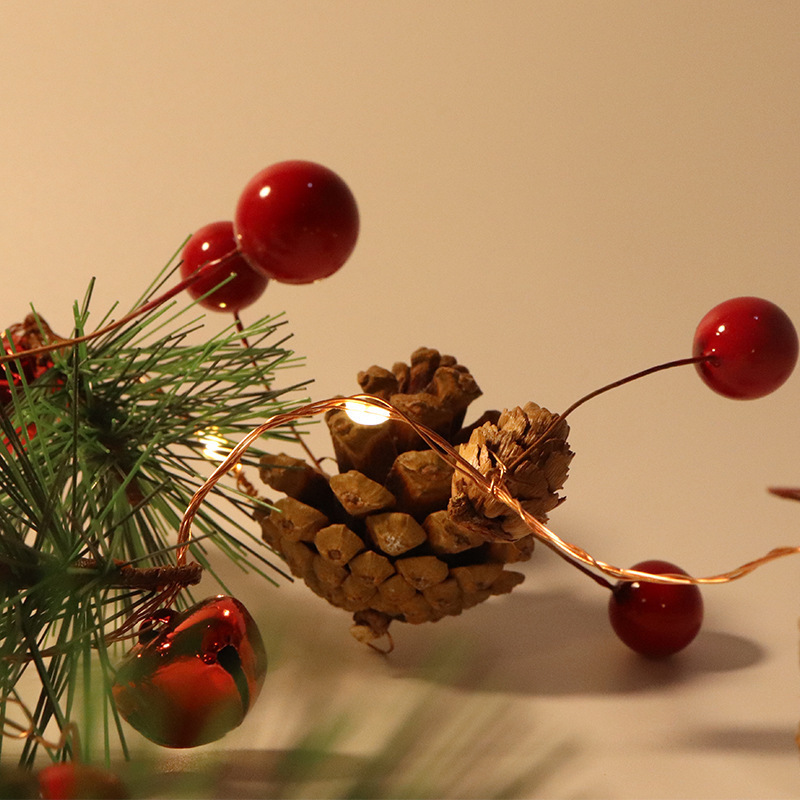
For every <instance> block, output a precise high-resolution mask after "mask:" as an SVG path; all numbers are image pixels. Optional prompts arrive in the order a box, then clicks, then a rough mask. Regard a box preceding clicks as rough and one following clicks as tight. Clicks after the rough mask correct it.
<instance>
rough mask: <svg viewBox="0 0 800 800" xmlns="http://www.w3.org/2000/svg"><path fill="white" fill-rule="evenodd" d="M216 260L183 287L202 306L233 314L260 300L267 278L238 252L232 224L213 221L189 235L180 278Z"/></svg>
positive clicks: (184, 249) (184, 250) (186, 276)
mask: <svg viewBox="0 0 800 800" xmlns="http://www.w3.org/2000/svg"><path fill="white" fill-rule="evenodd" d="M226 256H227V257H226ZM218 259H221V260H220V261H219V263H217V264H212V265H211V266H209V267H207V268H206V269H205V274H204V275H203V276H202V277H200V278H198V279H197V280H196V281H195V282H194V283H192V284H190V285H189V286H187V287H186V290H187V291H188V292H189V294H190V295H191V296H192V297H194V299H195V300H197V302H198V303H199V304H200V305H201V306H203V307H204V308H210V309H212V310H214V311H230V312H232V313H235V312H237V311H240V310H241V309H243V308H246V307H247V306H249V305H251V304H252V303H254V302H255V301H256V300H258V298H259V297H261V295H262V294H263V293H264V290H265V289H266V288H267V283H268V279H267V277H266V276H265V275H264V274H263V273H261V272H258V271H257V270H254V269H253V268H252V267H251V266H250V265H249V264H248V263H247V262H246V261H245V260H244V259H243V258H242V256H241V254H240V253H239V252H238V251H237V249H236V239H235V237H234V235H233V223H232V222H212V223H210V224H209V225H205V226H204V227H202V228H200V229H199V230H198V231H195V233H194V234H192V237H191V238H190V239H189V241H188V242H186V245H185V246H184V248H183V259H182V261H181V266H180V271H181V277H182V278H188V277H189V276H190V275H193V274H194V273H195V272H197V270H199V269H200V268H201V267H203V266H204V265H206V264H209V262H211V261H217V260H218ZM228 278H230V280H227V279H228ZM223 281H227V282H225V283H223ZM220 284H222V285H220ZM204 295H205V296H204Z"/></svg>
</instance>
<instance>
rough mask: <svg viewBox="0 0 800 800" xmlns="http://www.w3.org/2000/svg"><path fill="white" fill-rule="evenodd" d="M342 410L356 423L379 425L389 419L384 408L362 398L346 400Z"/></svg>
mask: <svg viewBox="0 0 800 800" xmlns="http://www.w3.org/2000/svg"><path fill="white" fill-rule="evenodd" d="M344 410H345V412H346V413H347V416H348V417H350V419H351V420H353V422H355V423H356V424H358V425H380V424H381V423H382V422H386V420H387V419H389V412H388V411H387V410H386V409H385V408H381V407H380V406H375V405H372V403H367V402H366V401H364V400H346V401H345V404H344Z"/></svg>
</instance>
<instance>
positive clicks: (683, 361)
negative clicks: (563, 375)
mask: <svg viewBox="0 0 800 800" xmlns="http://www.w3.org/2000/svg"><path fill="white" fill-rule="evenodd" d="M712 358H713V356H689V357H687V358H679V359H677V360H675V361H667V362H665V363H664V364H657V365H656V366H654V367H648V368H647V369H643V370H641V371H640V372H635V373H633V375H628V376H626V377H624V378H620V379H619V380H616V381H613V382H612V383H607V384H606V385H605V386H601V387H600V388H599V389H595V390H594V391H593V392H589V394H585V395H584V396H583V397H581V398H580V399H578V400H576V401H575V402H574V403H573V404H572V405H571V406H569V408H567V410H566V411H562V412H561V413H560V414H559V415H558V416H556V417H554V418H553V420H552V422H551V423H550V424H549V425H548V426H547V428H546V429H545V430H544V431H543V432H542V433H541V435H540V436H539V437H538V438H537V439H536V441H535V442H534V443H533V444H532V445H531V446H530V447H528V448H527V450H525V451H524V452H522V453H520V455H519V456H517V458H516V459H514V461H513V462H512V463H511V464H507V465H506V467H505V468H506V471H508V472H510V471H512V470H513V469H514V468H515V467H517V466H518V465H519V464H520V462H522V461H524V460H525V459H526V458H528V456H530V454H531V453H532V452H533V451H534V450H535V449H536V448H537V447H538V446H539V445H540V444H541V443H542V442H543V441H544V440H545V439H546V438H547V437H548V436H549V435H550V434H551V433H552V431H553V429H554V428H555V427H556V426H557V425H558V424H560V423H561V421H562V420H564V419H566V418H567V417H568V416H569V415H570V414H571V413H572V412H573V411H575V409H576V408H579V407H580V406H582V405H583V404H584V403H587V402H588V401H589V400H593V399H594V398H595V397H597V396H598V395H601V394H605V393H606V392H609V391H611V390H612V389H616V388H618V387H619V386H624V385H625V384H626V383H632V382H633V381H636V380H639V378H645V377H647V376H648V375H652V374H653V373H654V372H662V371H663V370H665V369H672V368H673V367H685V366H687V365H688V364H699V363H700V362H702V361H710V360H712Z"/></svg>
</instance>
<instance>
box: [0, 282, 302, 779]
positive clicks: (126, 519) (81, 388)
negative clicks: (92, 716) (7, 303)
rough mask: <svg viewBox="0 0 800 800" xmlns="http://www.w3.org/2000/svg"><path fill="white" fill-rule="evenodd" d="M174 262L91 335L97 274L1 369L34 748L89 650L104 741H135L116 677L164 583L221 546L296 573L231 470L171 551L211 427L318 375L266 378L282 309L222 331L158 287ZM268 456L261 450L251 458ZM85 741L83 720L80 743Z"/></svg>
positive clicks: (4, 534)
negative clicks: (59, 328) (114, 692)
mask: <svg viewBox="0 0 800 800" xmlns="http://www.w3.org/2000/svg"><path fill="white" fill-rule="evenodd" d="M169 272H170V268H169V266H168V267H165V269H164V270H163V271H162V273H161V274H160V275H159V276H158V277H157V278H156V279H155V281H154V282H153V284H152V285H151V286H150V287H149V288H148V289H147V290H146V291H145V292H144V294H143V295H142V301H143V302H144V303H145V304H150V306H149V307H148V308H147V309H146V313H144V314H141V315H139V316H134V314H133V313H129V314H126V315H125V316H124V317H123V320H126V322H125V324H123V325H121V326H119V327H111V322H110V321H111V317H112V313H113V309H112V310H111V311H109V312H108V313H107V314H106V315H104V317H103V319H102V321H101V324H100V328H101V329H106V328H108V330H107V331H106V332H103V333H102V334H101V335H98V336H95V337H90V336H89V335H88V332H89V330H90V329H89V322H90V317H91V312H90V304H91V297H92V290H93V284H90V286H89V287H88V289H87V292H86V295H85V297H84V299H83V302H82V303H80V304H78V303H76V304H75V306H74V311H73V317H74V329H73V331H72V335H71V337H70V339H63V338H60V337H58V336H56V335H55V334H54V333H53V332H52V331H51V330H50V329H49V327H48V326H47V325H46V323H45V322H44V321H43V320H42V319H41V317H40V316H39V315H38V314H37V313H36V312H35V310H34V311H33V313H32V314H30V315H29V316H28V317H27V318H26V320H25V322H24V323H23V324H22V325H19V326H12V328H9V329H8V330H7V331H6V334H5V336H4V340H3V343H4V345H5V349H6V352H7V353H8V354H10V355H11V356H12V357H11V358H9V360H6V361H5V362H3V363H2V367H3V370H2V373H0V374H2V375H4V376H5V381H2V380H0V403H2V405H1V406H0V440H1V441H0V586H1V587H2V589H3V592H2V596H0V665H2V667H1V668H0V693H2V698H6V697H9V696H10V694H11V692H13V691H14V690H15V689H16V687H17V685H18V683H19V681H20V680H21V678H22V676H23V675H24V674H26V672H27V671H28V670H29V668H32V669H34V670H35V672H36V673H37V676H38V680H39V684H40V691H39V696H38V699H37V700H36V701H35V703H31V704H30V707H31V708H32V720H33V722H32V730H31V736H30V737H29V739H28V741H27V743H26V745H25V747H24V748H23V751H22V762H23V763H24V764H26V765H30V764H32V763H33V760H34V758H35V756H36V752H37V749H38V747H39V745H38V741H39V739H38V738H37V737H41V736H42V735H43V734H44V731H45V729H46V728H47V726H48V724H50V723H51V722H52V721H55V724H56V725H57V727H59V728H61V729H63V728H64V725H65V724H66V722H67V721H68V720H69V719H71V718H72V716H73V715H74V714H79V709H78V698H80V697H82V696H83V697H84V703H86V702H89V701H88V699H87V698H86V697H85V696H86V695H87V694H89V693H88V692H87V691H86V689H87V688H88V686H86V685H84V690H81V687H80V686H79V683H80V684H82V685H83V684H85V683H86V681H87V678H86V675H87V674H88V672H89V671H91V670H90V664H92V663H99V665H100V668H101V674H102V676H103V680H104V689H103V691H102V692H101V693H100V697H101V698H102V700H101V702H100V705H101V710H100V716H101V717H102V719H103V730H104V738H105V745H104V748H105V749H106V752H108V748H109V747H111V746H112V744H113V741H115V740H118V741H120V742H122V745H123V747H124V746H125V745H124V740H123V737H122V727H121V724H120V721H119V717H118V715H117V712H116V709H115V707H114V706H113V702H112V699H111V695H110V688H109V687H110V683H111V680H112V677H113V666H112V665H113V663H114V660H115V659H114V657H113V655H112V653H111V651H110V648H111V647H112V644H111V642H112V640H113V638H114V634H115V631H116V632H117V633H120V632H124V633H126V634H127V633H129V632H131V630H132V624H133V623H134V622H135V621H136V620H137V619H138V618H139V617H141V616H143V615H144V614H146V613H151V611H152V610H154V609H155V608H156V607H157V605H158V604H159V602H161V601H162V599H163V598H165V597H167V596H173V595H174V594H175V592H176V591H177V590H178V589H181V588H186V587H188V586H189V585H192V584H195V583H197V581H198V580H199V577H200V574H201V572H202V571H203V570H204V569H207V570H208V571H209V572H210V573H211V574H213V573H214V569H213V560H214V559H213V558H212V551H216V555H217V556H218V557H220V558H222V559H224V560H230V561H232V562H233V563H235V564H237V565H238V566H239V567H241V568H243V569H247V570H252V571H254V572H256V573H257V574H259V575H262V576H263V577H265V578H266V579H268V580H270V581H271V582H273V583H275V577H277V576H278V575H280V576H285V577H288V576H286V573H285V572H284V571H283V570H282V568H281V567H280V566H279V565H278V564H275V563H273V561H272V559H271V551H270V550H269V549H268V548H267V547H266V546H265V545H264V544H263V543H262V542H261V540H260V539H258V538H257V537H256V536H255V535H254V534H253V533H252V532H251V531H250V530H249V528H248V523H249V521H250V517H251V513H252V508H253V506H254V504H255V503H256V502H258V501H257V500H256V499H254V498H252V497H248V496H247V495H242V493H241V491H240V490H239V488H238V486H237V483H236V480H235V479H234V478H232V480H231V485H230V486H227V485H222V483H221V482H220V484H218V485H217V486H215V489H214V491H213V492H211V493H210V494H209V496H208V499H207V502H206V504H205V506H204V508H203V509H202V510H201V512H200V513H199V514H198V515H197V518H196V523H195V527H196V530H197V535H196V536H195V538H194V540H193V542H192V543H191V546H190V549H189V555H190V563H189V564H188V565H186V566H181V567H179V566H176V565H175V546H176V534H177V530H178V527H179V525H180V520H181V518H182V516H183V513H184V510H185V508H186V506H187V504H188V502H189V500H190V499H191V497H192V496H193V495H194V493H195V492H196V491H197V489H198V488H199V487H200V486H201V485H202V484H203V482H204V473H207V472H208V471H209V470H210V467H209V461H208V459H207V457H206V455H205V454H204V453H205V451H206V449H207V445H208V442H209V440H210V438H211V436H212V434H213V437H214V441H215V442H216V444H217V445H218V446H219V445H221V446H222V447H231V446H233V443H235V441H236V440H237V439H238V438H239V437H241V436H243V435H244V434H245V433H247V432H248V431H249V430H251V429H252V428H253V427H255V426H256V425H257V424H259V423H260V422H262V421H263V419H264V418H265V417H268V416H272V415H274V414H276V413H281V412H282V411H285V410H286V409H287V408H288V406H289V402H288V401H287V400H286V399H284V398H285V397H286V396H287V395H288V394H290V393H295V392H297V391H298V390H301V389H302V388H303V387H304V385H305V384H304V383H296V384H294V385H291V386H289V387H288V388H284V389H272V388H269V389H266V388H264V387H267V386H268V387H272V386H273V376H274V375H275V373H277V372H278V371H279V370H282V369H285V368H290V367H294V366H295V365H296V364H297V363H298V360H297V359H296V358H295V357H294V355H293V353H292V352H291V351H290V350H288V349H287V348H286V347H285V344H286V341H287V339H288V338H289V337H288V336H287V335H286V334H282V333H281V329H282V327H283V326H284V324H285V322H284V321H282V320H281V319H280V318H279V317H265V318H263V319H260V320H258V321H256V322H255V323H253V324H252V325H250V326H248V327H246V328H242V327H241V323H240V322H239V321H238V319H237V320H236V321H235V322H234V323H232V324H230V325H228V326H227V327H226V328H225V329H223V330H222V331H219V332H217V333H215V334H213V335H211V336H209V335H208V334H207V332H206V328H205V325H204V320H203V318H202V317H201V316H200V315H199V314H198V313H197V308H196V306H194V305H192V304H190V303H187V304H183V305H180V304H179V303H178V302H177V301H175V300H172V301H171V302H169V303H164V304H160V305H159V304H157V303H156V302H155V301H154V299H153V297H154V294H155V292H156V291H157V290H158V289H159V288H160V287H161V285H162V284H163V282H164V281H165V280H166V279H167V278H168V276H169ZM170 291H171V290H170ZM204 337H206V338H205V339H204ZM73 340H77V341H73ZM243 341H244V342H246V344H247V346H244V345H243V343H242V342H243ZM31 350H43V352H34V353H33V354H31V353H30V351H31ZM14 355H16V357H13V356H14ZM297 402H302V398H301V400H298V401H297ZM297 435H298V434H297V432H296V431H295V430H286V431H283V432H276V433H275V436H276V437H277V438H296V436H297ZM259 456H260V452H259V451H258V450H257V449H256V450H251V451H250V453H249V454H248V461H249V463H257V461H258V458H259ZM237 517H238V518H239V519H240V521H239V520H237ZM273 576H274V577H273ZM188 599H189V598H188V595H187V601H188ZM181 602H182V601H181V598H179V599H178V603H179V605H180V604H181ZM95 694H97V693H95ZM88 713H89V712H88V710H87V708H86V707H84V709H83V716H84V718H88ZM69 746H70V745H69V743H68V742H65V743H63V744H62V745H61V746H60V747H59V748H56V750H55V752H54V753H52V755H53V756H55V757H60V756H61V754H62V752H65V751H66V749H68V748H69ZM0 747H2V742H0ZM89 747H90V745H89V740H88V737H87V740H86V741H85V743H84V747H83V749H84V751H85V752H84V754H83V755H84V757H86V756H87V755H88V750H89Z"/></svg>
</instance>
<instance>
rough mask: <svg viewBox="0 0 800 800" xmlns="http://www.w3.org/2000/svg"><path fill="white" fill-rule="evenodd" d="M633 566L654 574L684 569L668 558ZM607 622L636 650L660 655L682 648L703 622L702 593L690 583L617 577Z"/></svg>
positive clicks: (679, 573) (644, 653)
mask: <svg viewBox="0 0 800 800" xmlns="http://www.w3.org/2000/svg"><path fill="white" fill-rule="evenodd" d="M633 569H635V570H638V571H639V572H649V573H651V574H654V575H663V574H666V573H673V574H676V575H686V573H685V572H684V571H683V570H682V569H681V568H680V567H676V566H675V565H674V564H670V563H669V562H668V561H657V560H653V561H642V562H641V563H639V564H636V566H634V567H633ZM608 615H609V618H610V620H611V626H612V627H613V628H614V631H615V633H616V634H617V636H619V638H620V639H621V640H622V641H623V642H624V643H625V644H626V645H628V647H630V648H631V649H632V650H635V651H636V652H637V653H641V654H642V655H644V656H649V657H651V658H662V657H664V656H669V655H672V654H673V653H677V652H678V651H679V650H683V648H684V647H686V646H687V645H688V644H689V643H690V642H691V641H692V639H694V637H695V636H697V633H698V631H699V630H700V626H701V625H702V623H703V596H702V595H701V594H700V589H699V588H698V587H697V586H696V585H694V584H675V583H673V584H666V583H651V582H648V581H621V582H620V583H618V584H617V585H616V586H615V587H614V589H613V590H612V592H611V599H610V600H609V603H608Z"/></svg>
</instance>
